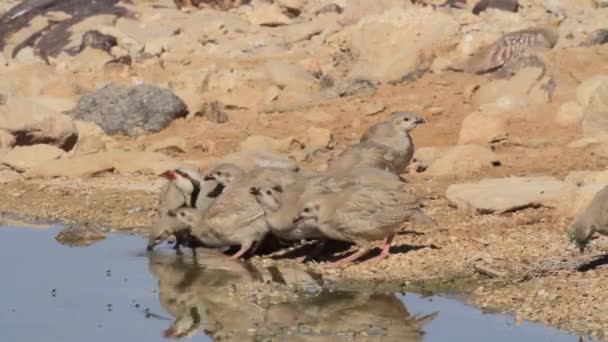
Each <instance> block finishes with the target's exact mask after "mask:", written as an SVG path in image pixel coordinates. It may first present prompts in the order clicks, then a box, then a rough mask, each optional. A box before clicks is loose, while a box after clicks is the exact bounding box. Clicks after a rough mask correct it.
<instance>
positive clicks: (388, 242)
mask: <svg viewBox="0 0 608 342" xmlns="http://www.w3.org/2000/svg"><path fill="white" fill-rule="evenodd" d="M394 237H395V234H391V235H389V236H387V237H386V238H385V239H384V244H383V245H382V252H380V255H378V256H376V257H373V258H371V259H369V260H368V262H378V261H380V260H384V259H386V258H387V257H388V256H389V255H390V254H391V252H390V251H389V250H390V248H391V243H392V242H393V238H394Z"/></svg>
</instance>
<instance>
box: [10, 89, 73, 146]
mask: <svg viewBox="0 0 608 342" xmlns="http://www.w3.org/2000/svg"><path fill="white" fill-rule="evenodd" d="M0 129H2V130H5V131H8V132H9V133H10V134H11V135H12V136H13V137H14V138H15V145H17V146H27V145H35V144H49V145H54V146H57V147H59V148H61V149H63V150H64V151H69V150H71V149H72V148H73V147H74V145H75V144H76V141H77V140H78V131H77V130H76V127H75V125H74V122H73V121H72V119H70V117H69V116H67V115H64V114H57V113H56V112H55V111H54V110H52V109H49V108H48V107H46V106H44V105H41V104H39V103H38V102H37V101H36V100H35V99H33V98H28V97H18V96H11V97H9V98H8V100H7V103H6V105H4V106H0Z"/></svg>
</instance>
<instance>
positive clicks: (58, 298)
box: [0, 227, 578, 342]
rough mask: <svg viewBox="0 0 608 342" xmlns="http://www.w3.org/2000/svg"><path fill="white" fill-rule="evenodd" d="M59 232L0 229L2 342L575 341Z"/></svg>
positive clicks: (463, 309)
mask: <svg viewBox="0 0 608 342" xmlns="http://www.w3.org/2000/svg"><path fill="white" fill-rule="evenodd" d="M58 231H59V227H54V228H52V229H48V230H39V229H26V228H11V227H0V241H1V242H0V247H1V248H0V260H2V262H1V264H2V265H3V267H2V268H3V270H4V274H3V277H2V281H0V332H1V335H2V340H3V341H27V342H37V341H45V342H54V341H57V342H70V341H89V342H97V341H99V342H102V341H103V342H106V341H148V342H152V341H166V340H167V338H166V337H165V336H167V337H181V338H184V339H192V340H196V341H220V340H221V341H342V340H344V341H348V340H357V341H428V342H431V341H494V342H500V341H505V342H506V341H520V342H524V341H533V342H541V341H556V342H557V341H564V342H566V341H572V342H576V341H578V337H577V336H574V335H572V334H569V333H566V332H563V331H560V330H557V329H554V328H550V327H546V326H543V325H540V324H533V323H523V324H519V325H518V324H515V323H514V320H513V319H512V317H510V316H505V315H495V314H492V315H489V314H483V313H481V312H480V311H479V310H478V309H476V308H474V307H470V306H466V305H464V304H462V303H461V302H459V301H458V300H455V299H452V298H449V297H448V296H432V297H426V298H423V297H422V296H420V295H417V294H413V293H407V294H405V295H403V294H393V293H374V292H373V291H369V292H362V291H353V290H342V289H340V288H337V289H336V288H335V286H328V284H326V283H325V281H324V280H323V278H322V277H321V276H320V275H318V274H314V273H312V272H309V271H307V270H306V269H305V268H303V267H296V268H290V269H281V268H277V267H254V266H252V265H250V264H247V263H237V262H232V261H230V260H227V258H222V257H221V256H217V257H209V258H205V259H204V262H203V263H202V264H201V262H200V260H199V262H198V263H197V264H194V262H193V261H192V258H190V257H188V256H187V255H186V256H185V257H183V258H179V257H176V256H175V253H174V252H173V251H172V250H171V249H170V248H168V247H167V246H161V248H159V250H158V251H155V252H154V253H152V254H150V255H148V254H146V253H145V252H144V250H145V243H146V242H145V240H144V239H143V238H140V237H136V236H125V235H110V236H108V238H107V239H106V240H103V241H101V242H99V243H96V244H93V245H92V246H89V247H73V248H71V247H67V246H64V245H61V244H59V243H57V242H56V241H55V239H54V236H55V235H56V234H57V232H58ZM277 289H278V290H277Z"/></svg>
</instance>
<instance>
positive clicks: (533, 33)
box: [452, 28, 558, 73]
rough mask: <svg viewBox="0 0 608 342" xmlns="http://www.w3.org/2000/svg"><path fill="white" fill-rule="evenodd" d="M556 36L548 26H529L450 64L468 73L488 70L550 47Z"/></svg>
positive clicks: (455, 68) (555, 40) (453, 67)
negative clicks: (459, 63)
mask: <svg viewBox="0 0 608 342" xmlns="http://www.w3.org/2000/svg"><path fill="white" fill-rule="evenodd" d="M557 38H558V35H557V32H555V30H552V29H550V28H530V29H524V30H519V31H515V32H509V33H507V34H505V35H503V36H502V37H500V38H499V39H498V40H496V41H495V42H494V43H492V44H490V45H487V46H485V47H483V48H481V49H480V50H479V51H478V52H477V53H475V54H474V55H473V56H471V57H470V58H469V59H468V60H466V61H465V62H464V63H462V65H456V66H452V69H453V70H462V71H464V72H468V73H484V72H489V71H492V70H495V69H497V68H500V67H501V66H503V65H504V64H505V63H506V62H508V61H510V60H513V59H516V58H518V57H521V56H524V55H526V54H529V53H533V52H535V51H539V50H543V49H551V48H553V46H555V44H556V43H557Z"/></svg>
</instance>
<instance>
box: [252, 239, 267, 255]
mask: <svg viewBox="0 0 608 342" xmlns="http://www.w3.org/2000/svg"><path fill="white" fill-rule="evenodd" d="M262 240H264V238H261V239H259V240H257V241H256V242H254V243H253V247H251V255H254V254H255V252H256V251H257V250H258V248H260V245H261V244H262Z"/></svg>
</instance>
